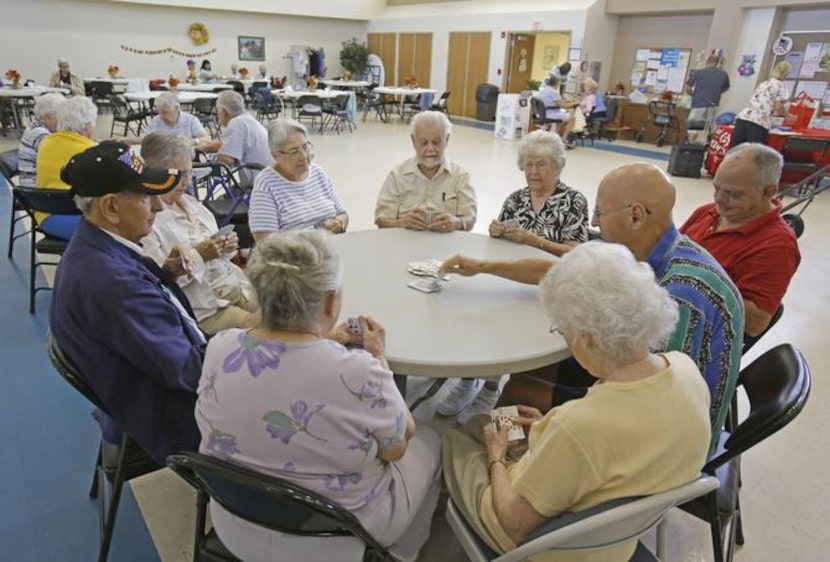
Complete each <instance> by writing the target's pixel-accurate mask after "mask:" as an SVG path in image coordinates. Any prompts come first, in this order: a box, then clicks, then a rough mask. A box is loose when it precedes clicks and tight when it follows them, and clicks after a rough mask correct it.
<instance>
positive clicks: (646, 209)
mask: <svg viewBox="0 0 830 562" xmlns="http://www.w3.org/2000/svg"><path fill="white" fill-rule="evenodd" d="M634 205H635V204H634V203H629V204H628V205H623V206H622V207H617V208H616V209H609V210H607V211H600V210H599V209H597V208H596V207H594V218H595V219H598V218H599V217H601V216H602V215H607V214H609V213H617V212H619V211H624V210H626V209H631V208H632V207H634ZM643 208H644V209H645V211H646V214H647V215H650V214H651V210H650V209H649V208H648V207H643Z"/></svg>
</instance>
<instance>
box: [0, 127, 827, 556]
mask: <svg viewBox="0 0 830 562" xmlns="http://www.w3.org/2000/svg"><path fill="white" fill-rule="evenodd" d="M104 119H106V118H104ZM101 125H102V126H101V127H100V128H99V131H100V132H104V131H106V132H108V130H109V127H108V122H106V123H104V122H103V121H102V124H101ZM104 125H107V126H106V128H105V127H104ZM102 137H103V135H102ZM312 140H313V142H314V145H315V153H316V161H317V162H318V163H319V164H321V165H322V166H323V167H324V168H325V170H326V171H327V172H328V174H329V175H330V176H331V177H332V179H333V181H334V185H335V188H336V189H337V192H338V194H339V195H340V197H341V199H342V200H343V202H344V204H345V205H346V207H347V209H348V211H349V214H350V216H351V225H350V229H351V230H361V229H368V228H374V227H373V224H372V216H373V210H374V202H375V197H376V194H377V192H378V190H379V188H380V185H381V183H382V182H383V179H384V177H385V175H386V173H387V172H388V170H389V169H390V168H391V167H392V166H394V165H395V164H397V163H398V162H399V161H401V160H402V159H404V158H407V157H409V156H410V153H411V146H410V144H409V139H408V127H407V126H406V125H404V124H399V123H390V124H382V123H375V122H373V121H371V120H370V121H368V122H366V123H359V128H358V130H357V131H356V132H354V133H351V134H349V133H345V134H342V135H339V136H338V135H334V134H326V135H323V136H321V135H319V134H317V133H314V134H313V135H312ZM15 144H16V143H15V142H14V141H10V140H7V139H0V150H6V149H8V148H11V147H13V146H15ZM516 146H517V143H515V142H510V141H503V140H496V139H494V138H493V134H492V132H491V131H487V130H482V129H478V128H473V127H468V126H457V127H455V129H454V131H453V135H452V139H451V142H450V147H449V149H448V154H449V155H450V157H452V158H454V159H455V160H457V161H458V162H460V163H461V164H463V165H464V166H466V167H467V168H468V169H469V170H470V172H471V174H472V177H473V180H474V185H475V187H476V190H477V195H478V206H479V211H478V213H479V219H478V222H477V224H476V227H475V231H476V232H480V233H486V231H487V225H488V223H489V221H490V220H491V219H492V218H493V217H494V216H495V215H496V213H497V211H498V209H499V208H500V205H501V202H502V201H503V199H504V197H505V196H506V195H507V194H508V193H509V192H510V191H512V190H514V189H516V188H518V187H520V186H522V185H524V184H523V177H522V174H521V173H520V172H519V171H518V169H517V168H516V162H515V161H516ZM614 146H615V147H619V146H630V147H631V148H649V149H651V150H654V147H652V146H644V145H634V144H631V143H614ZM642 159H644V158H643V157H642V156H637V157H632V156H630V155H625V154H621V153H619V152H612V151H607V150H600V149H592V148H589V147H586V148H578V149H577V150H574V151H571V152H569V153H568V163H567V166H566V168H565V170H564V172H563V175H562V177H563V180H564V181H565V182H566V183H568V184H569V185H571V186H573V187H575V188H577V189H579V190H581V191H582V192H583V193H584V194H585V195H586V196H587V197H588V200H589V201H591V202H593V199H594V195H595V193H596V186H597V184H598V182H599V180H600V179H601V178H602V176H603V175H604V174H605V173H606V172H608V171H609V170H611V169H613V168H615V167H616V166H618V165H621V164H625V163H629V162H632V161H635V160H642ZM654 162H655V163H657V164H658V165H660V166H665V149H663V155H662V158H661V157H660V155H658V158H657V159H655V160H654ZM675 183H676V185H677V194H678V198H677V206H676V210H675V218H676V221H677V222H678V223H679V222H682V221H683V219H684V218H685V217H686V216H688V215H689V213H690V212H691V211H692V210H693V209H694V208H695V207H697V206H698V205H700V204H702V203H704V202H707V201H709V200H710V198H711V195H712V187H711V181H710V180H709V179H705V178H704V179H701V180H692V179H685V178H676V180H675ZM785 203H787V201H785ZM804 218H805V222H806V231H805V233H804V235H803V236H802V237H801V239H800V246H801V252H802V263H801V267H800V269H799V271H798V273H797V274H796V276H795V278H794V280H793V282H792V285H791V286H790V290H789V292H788V294H787V297H786V298H785V306H786V312H785V314H784V317H783V319H782V320H781V321H780V322H779V324H778V325H777V326H775V328H774V329H773V330H772V331H771V333H770V334H769V335H768V336H767V337H766V338H765V339H764V340H763V341H762V342H761V343H760V344H759V345H758V346H757V348H756V350H755V351H754V352H753V353H752V354H751V355H750V356H749V357H748V358H747V359H750V360H751V359H752V358H753V357H755V356H757V354H758V353H759V352H761V351H763V350H764V349H767V348H769V347H771V346H773V345H775V344H777V343H779V342H783V341H788V342H791V343H793V344H795V345H796V346H797V347H798V348H800V349H801V350H802V351H803V352H804V354H805V355H806V357H807V360H808V362H809V364H810V367H811V369H812V373H813V393H812V396H811V398H810V402H809V404H808V406H807V408H806V410H805V411H804V412H803V413H802V414H801V416H800V417H799V418H798V419H797V420H795V422H793V423H792V424H791V425H790V426H789V427H787V428H786V429H785V430H783V431H782V432H781V433H779V434H777V435H775V436H773V437H772V438H770V439H769V440H768V441H767V442H764V443H763V444H761V445H759V446H758V447H757V449H756V450H754V451H752V452H751V453H749V454H747V455H746V456H745V458H744V463H743V482H744V486H743V490H742V496H741V500H742V505H743V507H744V528H745V532H746V538H747V544H746V545H745V546H744V547H743V548H741V549H739V550H738V552H737V555H736V559H737V560H742V561H752V562H777V561H779V560H785V559H786V560H799V561H812V560H825V559H827V553H826V547H827V546H828V545H830V541H828V540H827V539H826V532H825V531H824V530H822V529H824V525H825V522H826V521H827V520H828V519H829V518H830V517H829V516H830V507H828V506H830V486H828V485H827V484H826V483H825V482H824V479H823V476H822V470H823V468H824V467H826V466H827V464H828V460H829V459H830V446H828V445H830V438H829V437H828V431H827V429H826V428H827V426H828V423H829V422H830V419H828V418H830V413H828V410H827V409H826V408H824V402H825V399H827V398H828V397H830V385H829V384H828V383H827V382H825V381H824V374H825V372H826V371H828V369H829V368H830V360H828V356H827V355H825V352H826V348H825V347H824V346H825V345H827V342H828V337H827V335H826V332H825V331H824V329H823V328H822V326H824V320H825V318H824V317H825V314H826V312H825V307H826V305H827V302H828V300H830V299H828V296H829V295H828V293H830V283H828V280H830V276H829V275H828V272H830V251H828V250H827V244H826V241H825V238H824V237H825V235H828V234H830V228H829V227H828V226H827V225H830V220H829V219H830V194H824V195H823V196H821V197H819V198H818V200H817V201H816V202H815V203H814V204H813V205H812V206H811V207H810V208H809V210H807V212H806V214H805V216H804ZM4 224H5V223H4ZM4 228H5V226H4ZM446 253H447V255H450V254H452V253H453V248H451V247H448V248H447V249H446ZM436 257H437V256H436ZM18 259H20V258H18ZM770 267H775V264H770ZM367 278H371V271H367ZM345 298H346V299H348V295H345ZM44 302H48V301H44ZM394 313H395V312H394V311H391V310H390V311H389V314H390V315H391V314H394ZM380 320H381V321H383V318H380ZM828 320H829V321H830V314H828ZM423 386H424V383H423V382H422V383H421V384H420V385H415V390H417V388H419V387H420V388H423ZM432 408H434V406H432V405H431V404H430V403H427V404H425V406H424V407H423V408H422V409H420V410H419V411H418V412H417V413H416V414H417V415H416V418H417V419H418V420H419V421H422V422H427V421H428V420H429V418H430V417H431V413H432ZM430 423H435V422H430ZM443 423H444V424H446V423H447V422H446V421H444V422H443ZM440 424H441V423H439V425H440ZM551 483H552V485H555V475H551ZM132 488H133V491H134V493H135V496H136V498H137V500H138V503H139V506H140V508H141V511H142V513H143V515H144V519H145V522H146V524H147V527H148V529H149V531H150V534H151V535H152V537H153V540H154V542H155V544H156V547H157V549H158V552H159V555H160V558H161V559H162V560H164V561H169V562H184V561H185V560H189V559H190V554H189V550H190V548H191V545H190V543H191V540H192V536H191V533H192V526H191V525H192V523H191V521H192V510H193V504H192V494H191V493H190V492H189V490H188V488H187V486H186V485H184V484H182V483H181V482H179V481H178V480H177V479H176V478H175V477H174V476H173V475H172V474H170V473H167V472H161V473H157V474H154V475H150V476H148V477H145V478H143V479H139V480H138V481H135V482H134V483H133V484H132ZM78 497H79V498H80V499H79V500H78V501H85V500H84V499H83V494H78ZM7 509H12V508H11V507H10V506H7ZM90 532H94V529H92V530H91V531H90ZM117 532H118V531H117ZM822 537H825V538H822ZM670 539H671V550H672V552H673V556H672V560H679V561H689V562H691V561H700V560H711V558H712V555H711V547H710V544H709V535H708V528H707V527H706V526H705V525H703V524H702V523H700V522H698V521H696V520H693V519H691V518H690V517H688V516H686V515H685V514H682V513H672V514H671V515H670ZM90 557H91V556H90ZM463 559H464V555H463V553H462V552H461V551H460V549H459V547H458V545H457V544H456V543H455V541H454V539H453V538H452V533H451V532H450V531H449V530H448V528H447V526H446V524H445V523H444V520H443V518H442V517H441V516H438V517H436V519H435V522H434V525H433V537H432V539H431V540H430V542H429V543H428V545H427V546H426V548H425V549H424V551H423V552H422V555H421V558H420V560H422V561H435V562H438V561H450V560H453V561H455V560H463ZM113 560H117V558H113Z"/></svg>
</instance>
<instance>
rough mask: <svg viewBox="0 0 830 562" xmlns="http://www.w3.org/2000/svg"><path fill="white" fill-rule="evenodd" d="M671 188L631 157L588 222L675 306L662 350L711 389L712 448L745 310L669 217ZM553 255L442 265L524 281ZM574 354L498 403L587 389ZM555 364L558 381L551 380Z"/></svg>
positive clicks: (612, 176)
mask: <svg viewBox="0 0 830 562" xmlns="http://www.w3.org/2000/svg"><path fill="white" fill-rule="evenodd" d="M674 201H675V191H674V186H673V185H672V183H671V181H670V180H669V178H668V176H666V174H665V173H664V172H663V171H662V170H660V169H659V168H657V167H656V166H654V165H652V164H644V163H638V164H629V165H626V166H621V167H619V168H617V169H616V170H613V171H611V172H610V173H609V174H608V175H606V176H605V178H603V180H602V182H601V183H600V185H599V189H598V191H597V199H596V205H595V206H594V214H593V220H592V224H593V226H596V227H599V228H600V231H601V233H602V238H603V240H605V241H607V242H613V243H617V244H623V245H624V246H626V247H628V249H629V250H631V252H632V253H633V254H634V256H635V257H636V258H637V259H638V260H641V261H646V262H648V264H649V265H650V266H651V267H652V269H653V270H654V274H655V276H656V277H657V281H658V283H659V284H660V285H661V286H663V287H665V288H666V290H667V291H668V292H669V294H670V295H671V296H672V297H673V298H674V299H675V300H676V301H677V303H678V304H679V305H680V320H679V321H678V324H677V328H676V330H675V332H674V334H672V336H671V338H670V339H669V341H668V342H667V343H666V345H665V347H664V351H676V350H678V351H683V352H684V353H686V354H688V355H689V356H691V358H692V359H693V360H694V362H695V363H696V364H697V366H698V368H699V369H700V372H701V373H702V374H703V377H704V378H705V379H706V383H707V385H708V386H709V392H710V394H711V402H710V405H711V407H710V419H711V422H712V442H711V448H710V453H711V452H713V451H714V447H715V445H716V444H717V440H718V434H719V433H720V431H721V429H722V428H723V424H724V421H725V419H726V414H727V410H728V405H729V402H730V400H731V398H732V393H733V392H734V390H735V384H736V381H737V377H738V369H739V368H740V361H741V347H742V338H743V323H744V311H743V303H742V301H741V295H740V293H739V292H738V289H737V288H736V287H735V285H734V284H733V283H732V281H731V280H730V278H729V276H728V275H727V274H726V272H725V271H724V270H723V268H722V267H721V266H720V265H719V264H718V262H717V261H715V259H714V258H713V257H712V256H711V255H709V254H708V253H707V252H706V250H704V249H703V248H701V247H700V246H698V245H697V244H695V243H694V242H692V241H690V240H689V239H688V238H686V237H685V236H683V235H681V234H680V233H679V232H678V231H677V228H676V227H675V226H674V223H673V221H672V208H673V207H674ZM554 263H555V262H552V261H548V260H522V261H517V262H509V263H505V262H481V261H477V260H471V259H469V258H465V257H462V256H456V257H454V258H451V259H450V260H448V261H447V262H446V263H445V264H444V269H445V270H447V271H454V272H457V273H461V274H462V275H474V274H476V273H492V274H495V275H499V276H501V277H506V278H508V279H513V280H516V281H521V282H524V283H534V284H535V283H538V282H539V281H540V280H541V279H542V277H544V275H545V273H546V272H547V270H548V269H549V268H550V267H551V265H553V264H554ZM573 363H575V362H573V361H571V360H569V361H565V362H563V363H561V364H560V368H559V369H549V368H548V369H546V370H545V371H543V372H539V371H534V372H533V373H528V374H525V375H527V376H515V375H514V377H513V380H511V381H510V383H508V385H507V386H506V387H505V391H504V394H503V395H502V398H501V402H502V403H506V404H508V403H509V404H515V403H520V404H528V405H532V406H536V407H540V406H541V408H540V409H545V410H546V409H548V408H549V407H550V406H551V405H554V406H555V405H558V404H561V403H562V402H564V401H565V400H568V399H571V398H577V397H580V396H582V395H584V394H585V390H586V389H587V386H589V385H590V384H592V381H591V380H590V379H588V378H586V376H585V375H587V373H579V372H578V371H577V369H575V368H574V365H573ZM551 371H558V372H557V373H556V374H557V375H558V376H559V380H558V384H557V386H556V387H555V390H554V387H553V385H552V384H551V383H550V382H549V379H550V378H551V376H550V374H551Z"/></svg>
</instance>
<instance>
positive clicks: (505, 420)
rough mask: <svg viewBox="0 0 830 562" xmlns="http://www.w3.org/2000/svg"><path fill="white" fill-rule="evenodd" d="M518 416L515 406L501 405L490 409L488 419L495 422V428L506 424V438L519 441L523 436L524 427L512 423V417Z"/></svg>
mask: <svg viewBox="0 0 830 562" xmlns="http://www.w3.org/2000/svg"><path fill="white" fill-rule="evenodd" d="M518 417H519V409H518V408H516V406H502V407H501V408H495V409H494V410H491V411H490V419H491V420H492V422H493V423H494V424H496V428H497V429H501V427H502V426H504V425H506V426H507V440H508V441H511V442H512V441H521V440H522V439H524V438H525V431H524V428H522V426H520V425H516V424H515V423H513V418H518Z"/></svg>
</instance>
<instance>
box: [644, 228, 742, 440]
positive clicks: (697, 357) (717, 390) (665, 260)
mask: <svg viewBox="0 0 830 562" xmlns="http://www.w3.org/2000/svg"><path fill="white" fill-rule="evenodd" d="M647 261H648V263H649V265H650V266H651V267H652V269H653V270H654V274H655V275H656V277H657V282H658V283H659V284H660V285H661V286H663V287H665V288H666V290H667V291H668V292H669V294H670V295H671V296H672V298H673V299H674V300H675V301H676V302H677V304H678V305H680V319H679V321H678V323H677V328H676V329H675V331H674V333H673V334H672V336H671V338H670V339H669V342H668V344H667V345H666V346H665V351H682V352H684V353H686V354H687V355H689V356H690V357H691V358H692V360H693V361H694V362H695V363H696V364H697V366H698V368H699V369H700V372H701V373H702V374H703V378H704V379H706V384H707V386H708V387H709V393H710V395H711V408H710V412H709V417H710V421H711V422H712V441H711V443H710V448H709V454H710V455H711V454H712V453H713V452H714V451H715V449H716V447H717V443H718V437H719V435H720V432H721V430H722V429H723V424H724V422H725V420H726V414H727V412H728V410H729V403H730V401H731V399H732V393H733V392H734V391H735V385H736V383H737V380H738V370H739V369H740V365H741V349H742V344H743V332H744V311H743V300H742V299H741V294H740V293H739V292H738V289H737V288H736V287H735V284H734V283H732V281H731V279H730V278H729V276H728V275H727V274H726V272H725V271H724V270H723V268H722V267H721V266H720V265H719V264H718V262H717V261H715V259H714V258H713V257H712V256H711V255H709V253H708V252H706V250H704V249H703V248H701V247H700V246H698V245H697V244H695V243H694V242H692V241H691V240H689V239H688V238H687V237H685V236H683V235H681V234H680V233H679V232H678V231H677V228H675V227H674V226H673V225H672V226H671V227H670V228H669V229H668V230H667V231H666V232H665V234H663V236H662V237H661V238H660V240H659V241H658V242H657V244H656V245H655V246H654V248H653V249H652V250H651V253H649V255H648V260H647Z"/></svg>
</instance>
